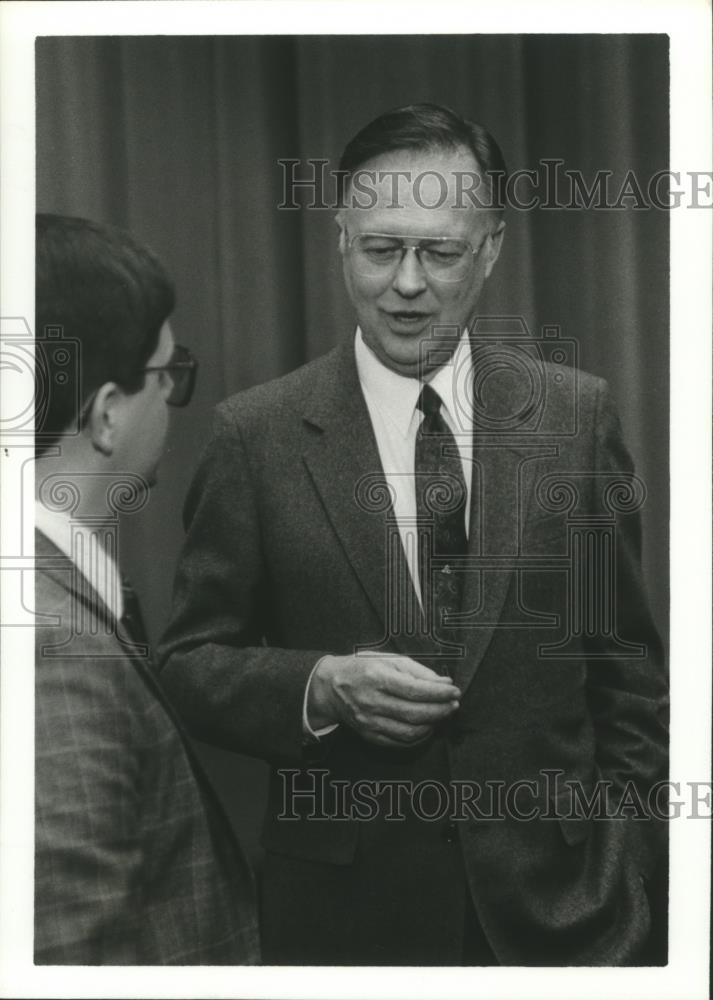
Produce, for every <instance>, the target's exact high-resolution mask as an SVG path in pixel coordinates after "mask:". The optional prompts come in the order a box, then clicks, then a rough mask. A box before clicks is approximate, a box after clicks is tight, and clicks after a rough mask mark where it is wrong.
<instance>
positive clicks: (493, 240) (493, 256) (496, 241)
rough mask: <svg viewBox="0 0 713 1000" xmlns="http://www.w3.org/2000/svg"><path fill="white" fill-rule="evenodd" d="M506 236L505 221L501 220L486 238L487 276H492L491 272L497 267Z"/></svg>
mask: <svg viewBox="0 0 713 1000" xmlns="http://www.w3.org/2000/svg"><path fill="white" fill-rule="evenodd" d="M504 236H505V223H504V222H503V221H502V220H501V221H500V222H499V223H498V225H497V226H496V227H495V229H494V230H493V232H492V233H491V235H490V239H489V240H486V242H485V245H486V248H487V249H486V254H487V256H486V259H485V277H486V278H489V277H490V272H491V271H492V270H493V268H494V267H495V262H496V260H497V259H498V257H499V256H500V249H501V247H502V245H503V238H504Z"/></svg>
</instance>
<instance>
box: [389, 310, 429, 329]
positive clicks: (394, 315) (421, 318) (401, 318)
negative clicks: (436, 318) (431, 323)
mask: <svg viewBox="0 0 713 1000" xmlns="http://www.w3.org/2000/svg"><path fill="white" fill-rule="evenodd" d="M387 315H388V317H389V319H390V320H392V321H393V322H395V323H397V324H398V325H399V326H422V325H423V324H424V323H425V322H426V321H427V320H428V318H429V316H430V313H423V312H414V311H412V310H408V309H403V310H400V311H398V312H389V313H387Z"/></svg>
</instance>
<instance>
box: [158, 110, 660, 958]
mask: <svg viewBox="0 0 713 1000" xmlns="http://www.w3.org/2000/svg"><path fill="white" fill-rule="evenodd" d="M340 170H341V172H342V176H343V177H344V178H345V188H344V192H343V201H342V207H341V209H340V212H339V214H338V216H337V221H338V224H339V230H340V237H339V240H340V242H339V247H340V250H341V253H342V256H343V264H344V276H345V281H346V285H347V289H348V292H349V295H350V297H351V300H352V302H353V304H354V307H355V311H356V315H357V319H358V327H357V330H356V334H352V335H350V336H349V337H347V338H345V339H344V341H343V343H341V344H340V345H339V346H338V347H336V348H335V349H334V350H333V351H332V352H330V353H329V354H327V355H326V356H325V357H322V358H320V359H318V360H317V361H314V362H313V363H311V364H308V365H306V366H305V367H303V368H301V369H299V370H298V371H296V372H293V373H291V374H290V375H288V376H286V377H285V378H282V379H278V380H276V381H274V382H271V383H269V384H267V385H263V386H258V387H256V388H253V389H250V390H248V391H247V392H244V393H240V394H238V395H237V396H234V397H233V398H231V399H229V400H227V401H226V402H224V403H222V404H221V405H220V406H219V407H218V408H217V410H216V414H215V424H214V436H213V439H212V441H211V442H210V444H209V445H208V448H207V451H206V453H205V455H204V457H203V460H202V462H201V465H200V467H199V470H198V473H197V475H196V478H195V480H194V483H193V486H192V488H191V490H190V493H189V496H188V499H187V503H186V509H185V520H186V528H187V538H186V542H185V548H184V551H183V556H182V559H181V562H180V565H179V570H178V575H177V581H176V589H175V605H174V615H173V621H172V624H171V626H170V628H169V630H168V633H167V635H166V637H165V639H164V647H163V652H162V663H163V673H162V677H163V679H164V680H165V683H166V684H167V686H168V687H169V689H170V690H171V692H172V694H173V696H174V698H175V700H176V703H177V705H179V706H180V710H181V712H182V714H183V716H184V718H185V720H186V722H187V724H188V726H189V728H190V729H191V730H192V731H193V732H194V733H195V734H196V735H197V736H199V737H200V738H202V739H205V740H211V741H214V742H216V743H219V744H221V745H223V746H225V747H228V748H231V749H234V750H237V751H240V752H244V753H249V754H252V755H254V756H258V757H262V758H264V759H265V760H267V761H269V762H270V763H271V764H272V765H273V769H272V774H271V780H270V793H269V802H268V809H267V815H266V819H265V825H264V829H263V841H262V842H263V846H264V848H265V851H266V856H265V864H264V870H263V873H262V885H261V902H262V915H263V924H262V935H263V947H264V957H265V959H266V961H268V962H275V963H295V964H387V965H423V964H454V965H458V964H480V965H483V964H514V965H518V964H530V965H567V964H592V965H614V964H627V963H632V962H637V961H641V960H642V958H643V956H644V948H645V945H646V940H647V935H648V932H649V926H650V914H649V905H648V901H647V893H646V888H645V880H646V879H647V878H648V877H649V876H650V875H651V874H652V872H653V871H654V870H655V867H656V864H657V859H658V858H659V857H660V851H661V846H660V845H661V830H660V826H661V825H662V824H658V825H657V824H656V823H654V822H653V820H652V819H651V809H650V807H649V805H650V804H649V793H650V790H651V788H652V787H654V786H655V783H656V782H657V781H658V780H659V779H661V778H664V777H665V773H666V710H667V695H666V683H665V675H664V668H663V661H662V654H661V647H660V643H659V640H658V637H657V633H656V629H655V627H654V625H653V623H652V621H651V618H650V615H649V612H648V609H647V604H646V599H645V596H644V592H643V586H642V580H641V571H640V561H639V557H640V551H639V526H638V520H637V514H636V509H637V506H638V505H639V504H640V500H641V495H640V494H641V483H640V481H639V480H637V479H636V477H635V476H634V475H633V470H632V466H631V461H630V459H629V456H628V454H627V452H626V449H625V447H624V445H623V443H622V439H621V432H620V428H619V424H618V420H617V418H616V415H615V412H614V408H613V404H612V401H611V398H610V395H609V392H608V390H607V387H606V385H605V383H603V382H602V381H601V380H600V379H597V378H594V377H592V376H588V375H585V374H584V373H581V372H577V371H576V370H574V369H572V368H570V367H567V365H566V364H563V363H562V361H563V360H565V354H564V352H563V351H560V353H559V354H557V353H556V352H554V351H552V359H551V361H550V360H548V358H547V357H546V356H544V348H543V346H542V345H541V344H539V343H538V342H536V341H535V340H533V339H531V338H526V337H523V336H522V331H520V332H519V333H518V331H517V330H515V331H514V332H513V331H512V330H510V329H505V330H502V329H501V328H498V326H497V324H496V325H495V329H494V330H488V329H487V327H486V325H485V324H484V323H483V321H482V318H478V317H477V305H478V300H479V296H480V293H481V290H482V288H483V285H484V283H485V281H486V280H487V279H488V277H489V275H490V274H491V272H492V269H493V267H494V266H495V264H496V262H497V259H498V255H499V253H500V249H501V246H502V242H503V237H504V228H505V223H504V220H503V217H502V212H501V211H500V209H499V207H498V204H497V200H496V195H497V179H498V178H500V179H501V180H502V179H503V178H504V173H505V165H504V162H503V159H502V155H501V153H500V150H499V149H498V147H497V144H496V143H495V141H494V140H493V138H492V136H490V135H489V133H488V132H487V131H486V130H485V129H483V128H482V127H481V126H478V125H474V124H472V123H468V122H466V121H463V120H462V119H460V118H459V117H457V116H456V115H454V114H453V113H452V112H450V111H448V110H446V109H444V108H439V107H435V106H430V105H419V106H413V107H407V108H401V109H398V110H396V111H393V112H389V113H387V114H385V115H383V116H381V117H380V118H378V119H376V120H375V121H374V122H371V123H370V124H369V125H367V126H366V127H365V128H364V129H363V130H362V131H361V132H360V133H359V134H358V135H357V136H356V137H355V138H354V139H353V140H352V141H351V142H350V143H349V145H348V146H347V148H346V150H345V152H344V155H343V157H342V161H341V163H340ZM602 789H605V790H606V791H607V792H608V795H607V796H606V803H605V808H604V810H603V814H602V815H600V814H599V813H597V814H596V815H593V811H592V810H593V808H594V807H595V806H596V802H597V801H598V796H599V794H600V792H601V790H602ZM632 796H633V797H634V799H635V800H636V803H637V804H638V803H639V801H640V802H641V811H642V812H643V815H641V816H640V817H638V818H633V817H632V816H631V811H630V810H629V811H628V812H627V811H626V810H622V808H621V803H622V801H625V800H626V801H628V799H630V798H631V797H632ZM627 797H628V798H627ZM583 804H584V807H585V808H584V809H583V808H582V805H583ZM617 811H618V815H617Z"/></svg>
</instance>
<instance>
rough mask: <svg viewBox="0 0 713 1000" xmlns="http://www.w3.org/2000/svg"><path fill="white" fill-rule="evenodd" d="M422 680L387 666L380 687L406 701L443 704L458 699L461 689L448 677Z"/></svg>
mask: <svg viewBox="0 0 713 1000" xmlns="http://www.w3.org/2000/svg"><path fill="white" fill-rule="evenodd" d="M433 676H434V679H433V680H431V679H429V680H421V679H419V678H417V677H414V676H412V675H411V674H406V673H401V672H400V671H398V670H393V669H389V668H387V669H386V670H385V671H384V673H383V676H382V678H381V683H380V684H379V687H380V689H381V690H382V691H384V692H385V693H387V694H391V695H393V696H394V697H395V698H401V699H403V700H405V701H416V702H430V703H436V704H442V703H444V702H450V701H458V700H459V699H460V691H459V689H458V688H457V687H456V686H455V684H454V683H453V681H451V680H450V678H448V677H444V678H438V679H435V678H436V677H437V675H433Z"/></svg>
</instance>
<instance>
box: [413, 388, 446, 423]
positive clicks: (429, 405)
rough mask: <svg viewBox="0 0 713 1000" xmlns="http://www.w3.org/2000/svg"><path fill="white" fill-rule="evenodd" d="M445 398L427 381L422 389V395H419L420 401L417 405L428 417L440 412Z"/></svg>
mask: <svg viewBox="0 0 713 1000" xmlns="http://www.w3.org/2000/svg"><path fill="white" fill-rule="evenodd" d="M442 402H443V400H442V399H441V397H440V396H439V395H438V393H437V392H436V390H435V389H432V388H431V386H430V385H428V383H426V384H425V385H424V387H423V389H421V395H420V396H419V397H418V402H417V403H416V406H417V407H418V408H419V410H420V411H421V413H425V414H426V416H427V417H430V416H432V415H433V414H436V413H438V411H439V410H440V408H441V403H442Z"/></svg>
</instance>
